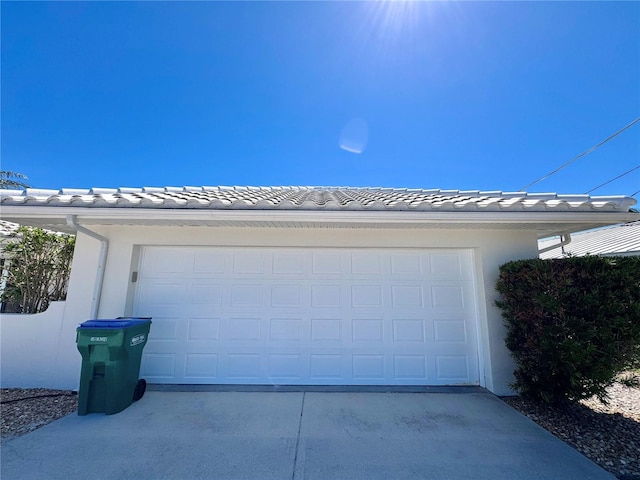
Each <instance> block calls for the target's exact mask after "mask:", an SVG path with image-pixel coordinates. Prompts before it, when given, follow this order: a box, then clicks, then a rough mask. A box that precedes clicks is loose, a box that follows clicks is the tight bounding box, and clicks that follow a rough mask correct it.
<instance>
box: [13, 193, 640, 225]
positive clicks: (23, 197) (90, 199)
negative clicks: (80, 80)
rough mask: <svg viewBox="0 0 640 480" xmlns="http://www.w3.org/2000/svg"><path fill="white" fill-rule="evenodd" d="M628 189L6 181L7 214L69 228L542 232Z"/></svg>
mask: <svg viewBox="0 0 640 480" xmlns="http://www.w3.org/2000/svg"><path fill="white" fill-rule="evenodd" d="M635 203H636V201H635V200H634V199H633V198H629V197H624V196H608V197H597V196H594V197H592V196H589V195H558V194H555V193H525V192H500V191H459V190H436V189H434V190H420V189H397V188H354V187H207V186H205V187H160V188H156V187H144V188H118V189H107V188H93V189H90V190H79V189H62V190H41V189H26V190H2V191H0V204H1V205H2V212H3V213H2V216H3V218H5V219H8V220H14V221H18V220H20V221H21V223H27V224H32V225H38V226H42V227H46V228H54V229H58V230H64V229H65V225H66V222H65V220H64V218H65V215H78V216H81V220H82V221H83V222H84V223H86V224H120V225H121V224H136V225H215V226H226V225H231V224H233V225H236V226H238V225H241V226H257V225H261V226H265V225H266V226H294V227H298V226H323V227H326V226H331V227H335V226H345V225H348V226H351V227H352V226H359V227H363V228H381V227H385V226H389V225H393V226H394V227H399V228H401V227H404V228H425V227H428V228H519V229H523V228H524V229H535V230H537V231H538V234H539V236H550V235H553V234H556V233H559V232H566V231H578V230H585V229H588V228H594V227H598V226H602V225H610V224H612V223H620V222H624V221H630V220H635V219H636V218H637V216H634V215H633V214H629V213H628V212H629V208H630V207H631V206H632V205H634V204H635Z"/></svg>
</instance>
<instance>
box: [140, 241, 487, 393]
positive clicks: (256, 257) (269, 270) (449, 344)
mask: <svg viewBox="0 0 640 480" xmlns="http://www.w3.org/2000/svg"><path fill="white" fill-rule="evenodd" d="M137 282H138V284H137V288H136V296H135V307H134V315H138V316H151V317H153V324H152V327H151V333H150V335H149V341H148V343H147V346H146V347H145V351H144V352H145V353H144V356H143V362H142V367H141V376H142V377H144V378H146V379H147V380H148V381H150V382H154V383H187V384H196V383H201V384H202V383H212V384H213V383H220V384H302V385H363V384H366V385H454V384H467V385H468V384H472V385H473V384H478V383H479V373H478V370H479V369H478V348H477V344H478V342H477V332H476V324H477V320H476V301H475V286H474V274H473V265H472V253H471V251H470V250H413V249H408V250H407V249H398V250H392V249H307V248H297V249H292V248H286V249H285V248H282V249H279V248H211V247H195V248H194V247H144V248H143V249H142V252H141V260H140V268H139V275H138V280H137Z"/></svg>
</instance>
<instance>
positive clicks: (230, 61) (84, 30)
mask: <svg viewBox="0 0 640 480" xmlns="http://www.w3.org/2000/svg"><path fill="white" fill-rule="evenodd" d="M1 14H2V18H1V21H2V33H1V35H2V59H1V61H2V64H1V67H2V71H1V75H2V78H1V80H2V92H1V93H2V112H1V113H2V118H1V120H2V124H1V125H2V144H1V154H2V167H1V168H2V170H13V171H19V172H22V173H25V174H26V175H28V176H29V183H30V184H31V185H32V186H34V187H39V188H62V187H78V188H90V187H120V186H123V187H124V186H127V187H142V186H182V185H196V186H201V185H261V186H268V185H275V186H278V185H322V186H346V185H350V186H385V187H410V188H442V189H461V190H469V189H474V190H476V189H480V190H502V191H515V190H519V189H520V188H522V187H523V186H524V185H526V184H528V183H530V182H532V181H533V180H535V179H536V178H539V177H541V176H543V175H544V174H546V173H548V172H550V171H552V170H553V169H555V168H556V167H558V166H559V165H561V164H562V163H564V162H566V161H568V160H570V159H571V158H573V157H575V156H576V155H578V154H580V153H581V152H583V151H584V150H586V149H588V148H589V147H592V146H593V145H595V144H597V143H599V142H600V141H602V140H603V139H605V138H606V137H608V136H609V135H611V134H612V133H614V132H615V131H617V130H618V129H620V128H622V127H623V126H625V125H627V124H628V123H629V122H631V121H632V120H634V119H635V118H637V117H639V116H640V3H639V2H447V1H444V2H402V1H384V2H267V1H265V2H184V3H173V2H50V3H47V2H6V1H3V2H2V3H1ZM637 165H640V123H638V124H636V125H634V126H633V127H631V128H629V129H628V130H627V131H625V132H624V133H622V134H621V135H619V136H618V137H616V138H615V139H613V140H612V141H610V142H608V143H607V144H606V145H604V146H603V147H601V148H600V149H598V150H597V151H595V152H593V153H591V154H589V155H587V156H585V157H584V158H582V159H580V160H578V161H576V162H575V163H573V164H572V165H570V166H569V167H567V168H566V169H564V170H563V171H561V172H560V173H558V174H556V175H554V176H552V177H551V178H549V179H547V180H545V181H543V182H540V183H538V184H536V185H535V186H533V187H531V188H530V189H529V191H536V192H541V191H542V192H561V193H584V192H586V191H587V190H590V189H592V188H594V187H596V186H597V185H599V184H601V183H603V182H606V181H608V180H610V179H612V178H614V177H615V176H617V175H619V174H622V173H623V172H625V171H627V170H630V169H632V168H634V167H635V166H637ZM638 190H640V169H638V170H636V171H635V172H633V173H631V174H629V175H626V176H625V177H623V178H621V179H619V180H617V181H615V182H613V183H611V184H609V185H607V186H605V187H603V188H600V189H599V190H596V191H594V192H593V193H592V194H594V195H609V194H625V195H631V194H633V193H634V192H636V191H638ZM636 197H637V198H638V197H640V194H639V195H636Z"/></svg>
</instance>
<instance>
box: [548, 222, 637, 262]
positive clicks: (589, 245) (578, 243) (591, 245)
mask: <svg viewBox="0 0 640 480" xmlns="http://www.w3.org/2000/svg"><path fill="white" fill-rule="evenodd" d="M557 243H558V239H557V238H546V239H542V240H540V241H539V242H538V245H539V247H540V249H543V248H546V247H550V246H552V245H554V244H557ZM566 254H570V255H575V256H583V255H587V254H591V255H640V221H635V222H629V223H625V224H623V225H614V226H612V227H606V228H600V229H597V230H591V231H588V232H578V233H574V234H572V235H571V242H570V243H569V244H567V245H565V246H564V248H560V247H558V248H554V249H553V250H549V251H548V252H545V253H543V254H541V255H540V258H559V257H562V256H563V255H566Z"/></svg>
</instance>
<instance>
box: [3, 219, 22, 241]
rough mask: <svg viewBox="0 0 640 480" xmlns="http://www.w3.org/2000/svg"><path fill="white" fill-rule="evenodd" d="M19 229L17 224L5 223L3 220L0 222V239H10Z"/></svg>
mask: <svg viewBox="0 0 640 480" xmlns="http://www.w3.org/2000/svg"><path fill="white" fill-rule="evenodd" d="M18 228H20V225H18V224H17V223H11V222H5V221H4V220H0V239H2V240H4V239H6V238H11V237H14V236H15V235H16V232H17V231H18Z"/></svg>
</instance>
